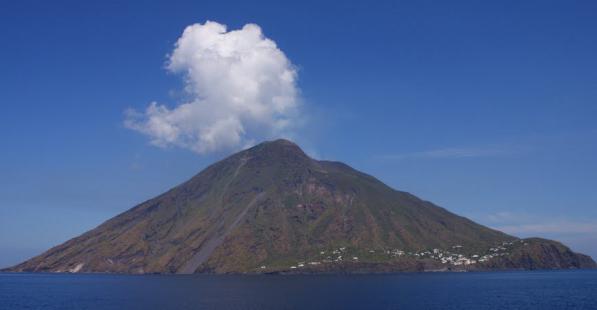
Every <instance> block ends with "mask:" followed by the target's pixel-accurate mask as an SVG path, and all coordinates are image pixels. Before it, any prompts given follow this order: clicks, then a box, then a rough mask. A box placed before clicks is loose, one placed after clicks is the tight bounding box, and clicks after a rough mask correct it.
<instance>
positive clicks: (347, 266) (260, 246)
mask: <svg viewBox="0 0 597 310" xmlns="http://www.w3.org/2000/svg"><path fill="white" fill-rule="evenodd" d="M446 257H450V260H449V261H446ZM594 267H595V262H593V260H592V259H591V258H590V257H588V256H584V255H581V254H576V253H573V252H572V251H570V249H568V248H566V247H565V246H563V245H561V244H560V243H557V242H554V241H549V240H543V239H528V240H520V239H518V238H515V237H513V236H509V235H507V234H504V233H502V232H499V231H496V230H493V229H490V228H487V227H484V226H482V225H479V224H476V223H474V222H472V221H470V220H469V219H466V218H464V217H461V216H458V215H455V214H453V213H450V212H449V211H447V210H445V209H443V208H440V207H438V206H436V205H434V204H432V203H430V202H427V201H424V200H421V199H419V198H417V197H415V196H413V195H411V194H409V193H405V192H400V191H396V190H394V189H392V188H390V187H388V186H386V185H385V184H383V183H382V182H380V181H379V180H377V179H375V178H374V177H372V176H369V175H367V174H364V173H362V172H359V171H357V170H354V169H352V168H351V167H349V166H347V165H345V164H342V163H338V162H330V161H317V160H314V159H311V158H309V157H308V156H307V155H305V153H304V152H303V151H302V150H301V149H300V148H299V147H298V146H297V145H296V144H294V143H292V142H290V141H287V140H276V141H273V142H265V143H262V144H259V145H257V146H255V147H253V148H250V149H248V150H245V151H242V152H239V153H237V154H234V155H232V156H230V157H228V158H226V159H224V160H222V161H220V162H217V163H215V164H213V165H211V166H209V167H207V168H206V169H205V170H203V171H202V172H200V173H199V174H197V175H196V176H194V177H193V178H191V179H190V180H188V181H187V182H185V183H183V184H181V185H179V186H177V187H175V188H173V189H171V190H169V191H168V192H166V193H164V194H162V195H160V196H158V197H156V198H153V199H151V200H148V201H146V202H144V203H142V204H140V205H138V206H136V207H134V208H132V209H130V210H128V211H126V212H124V213H122V214H120V215H118V216H116V217H114V218H112V219H110V220H108V221H106V222H105V223H103V224H102V225H100V226H98V227H97V228H95V229H93V230H91V231H89V232H87V233H85V234H83V235H81V236H79V237H76V238H74V239H71V240H69V241H67V242H66V243H64V244H61V245H59V246H56V247H54V248H52V249H50V250H48V251H47V252H45V253H43V254H41V255H39V256H37V257H34V258H32V259H30V260H28V261H26V262H24V263H22V264H19V265H17V266H15V267H12V268H9V269H8V270H9V271H48V272H114V273H192V272H213V273H286V272H290V273H292V272H395V271H424V270H469V269H470V270H484V269H513V268H514V269H520V268H522V269H546V268H547V269H551V268H594Z"/></svg>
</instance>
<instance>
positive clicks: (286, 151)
mask: <svg viewBox="0 0 597 310" xmlns="http://www.w3.org/2000/svg"><path fill="white" fill-rule="evenodd" d="M247 151H248V152H250V153H252V154H254V155H264V156H267V157H272V158H280V157H292V158H301V159H310V158H309V156H307V154H305V152H304V151H303V150H302V149H301V148H300V147H299V146H298V145H297V144H296V143H294V142H292V141H290V140H287V139H276V140H272V141H265V142H262V143H260V144H258V145H256V146H254V147H252V148H250V149H248V150H247Z"/></svg>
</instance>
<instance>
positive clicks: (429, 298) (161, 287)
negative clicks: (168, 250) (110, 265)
mask: <svg viewBox="0 0 597 310" xmlns="http://www.w3.org/2000/svg"><path fill="white" fill-rule="evenodd" d="M0 309H597V271H550V272H487V273H411V274H397V275H321V276H211V275H193V276H157V275H155V276H154V275H147V276H125V275H91V274H88V275H84V274H1V273H0Z"/></svg>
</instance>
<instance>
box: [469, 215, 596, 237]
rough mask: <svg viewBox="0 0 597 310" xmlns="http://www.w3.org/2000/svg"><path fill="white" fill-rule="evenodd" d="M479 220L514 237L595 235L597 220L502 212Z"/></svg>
mask: <svg viewBox="0 0 597 310" xmlns="http://www.w3.org/2000/svg"><path fill="white" fill-rule="evenodd" d="M480 220H481V221H482V222H486V223H487V224H488V225H489V226H491V227H493V228H495V229H498V230H501V231H503V232H506V233H509V234H514V235H523V236H531V235H537V236H540V235H554V234H558V235H562V234H597V219H575V218H568V217H564V216H539V215H532V214H528V213H521V212H509V211H502V212H497V213H493V214H489V215H486V216H484V217H483V219H480Z"/></svg>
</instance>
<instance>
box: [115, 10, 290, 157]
mask: <svg viewBox="0 0 597 310" xmlns="http://www.w3.org/2000/svg"><path fill="white" fill-rule="evenodd" d="M166 68H167V70H168V71H170V72H173V73H178V74H181V75H182V76H183V80H184V89H185V92H187V93H188V95H189V98H190V99H189V100H187V101H186V102H183V103H181V104H179V105H177V106H175V107H173V108H170V107H168V106H166V105H163V104H159V103H157V102H152V103H151V104H149V106H148V107H147V108H146V109H145V111H142V112H139V111H135V110H128V111H127V112H126V119H125V126H126V127H128V128H130V129H133V130H136V131H138V132H141V133H143V134H145V135H147V136H148V137H149V138H150V141H151V143H152V144H153V145H156V146H160V147H170V146H177V147H182V148H186V149H190V150H192V151H194V152H197V153H200V154H203V153H209V152H215V151H220V150H225V149H235V148H239V147H242V146H246V145H251V144H253V143H254V141H256V140H263V139H267V138H271V137H273V136H288V135H290V133H291V131H292V129H293V128H294V127H295V126H296V124H297V122H298V121H297V120H298V118H299V114H300V111H299V108H300V103H299V98H298V96H299V90H298V87H297V85H296V84H297V77H298V76H297V72H296V70H295V68H294V66H293V64H292V63H291V62H290V60H289V59H288V58H287V57H286V55H285V54H284V53H283V52H282V51H281V50H280V49H279V48H278V47H277V45H276V43H275V42H274V41H273V40H271V39H269V38H267V37H265V36H264V35H263V33H262V31H261V28H260V27H259V26H258V25H255V24H247V25H245V26H244V27H242V28H241V29H239V30H233V31H227V29H226V26H225V25H222V24H219V23H217V22H211V21H208V22H206V23H204V24H193V25H190V26H188V27H186V29H185V30H184V32H183V34H182V35H181V37H180V38H179V39H178V41H177V43H176V45H175V48H174V50H173V51H172V53H171V54H170V55H169V56H168V60H167V63H166Z"/></svg>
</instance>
